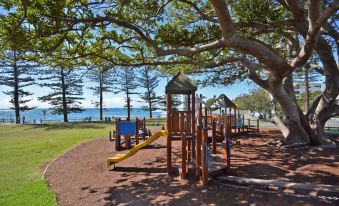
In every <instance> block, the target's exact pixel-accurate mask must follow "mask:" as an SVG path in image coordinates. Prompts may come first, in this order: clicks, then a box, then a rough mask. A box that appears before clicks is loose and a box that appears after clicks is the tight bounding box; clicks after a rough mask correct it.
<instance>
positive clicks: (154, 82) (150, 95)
mask: <svg viewBox="0 0 339 206" xmlns="http://www.w3.org/2000/svg"><path fill="white" fill-rule="evenodd" d="M151 69H152V68H150V67H144V68H143V69H142V70H141V74H140V77H139V78H138V82H139V85H140V87H142V88H144V89H145V90H146V91H145V92H144V93H141V94H140V98H141V99H142V100H144V101H145V102H146V103H147V106H144V107H143V109H144V110H146V111H149V115H150V118H152V111H155V110H157V109H158V107H157V106H158V102H159V100H160V97H159V96H157V95H156V93H155V89H156V88H157V87H158V85H159V81H160V80H159V76H158V74H157V73H153V74H152V71H151Z"/></svg>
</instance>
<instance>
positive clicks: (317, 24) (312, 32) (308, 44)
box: [288, 0, 339, 68]
mask: <svg viewBox="0 0 339 206" xmlns="http://www.w3.org/2000/svg"><path fill="white" fill-rule="evenodd" d="M310 2H311V3H310V5H309V9H308V22H309V23H308V25H309V29H308V32H307V36H306V38H305V42H304V45H303V46H302V48H301V50H300V52H299V54H298V56H297V57H295V58H294V59H292V60H289V61H288V64H289V65H290V66H291V67H292V68H295V67H300V66H302V65H303V64H305V63H306V61H307V60H308V58H309V57H310V55H311V54H312V52H313V50H314V48H315V45H316V43H317V38H318V34H319V31H320V28H321V27H322V25H324V24H325V23H326V21H327V19H328V18H329V17H330V16H331V15H332V14H333V13H334V12H335V11H337V10H338V9H339V2H336V3H335V4H334V5H332V6H331V7H328V8H326V9H325V10H324V11H323V12H322V13H321V1H320V0H311V1H310Z"/></svg>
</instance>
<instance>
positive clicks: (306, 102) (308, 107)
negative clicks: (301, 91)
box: [305, 68, 310, 112]
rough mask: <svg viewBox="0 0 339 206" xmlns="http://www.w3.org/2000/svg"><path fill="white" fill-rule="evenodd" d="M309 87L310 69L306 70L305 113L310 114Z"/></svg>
mask: <svg viewBox="0 0 339 206" xmlns="http://www.w3.org/2000/svg"><path fill="white" fill-rule="evenodd" d="M308 85H309V79H308V68H305V112H308V110H309V109H310V91H309V88H308Z"/></svg>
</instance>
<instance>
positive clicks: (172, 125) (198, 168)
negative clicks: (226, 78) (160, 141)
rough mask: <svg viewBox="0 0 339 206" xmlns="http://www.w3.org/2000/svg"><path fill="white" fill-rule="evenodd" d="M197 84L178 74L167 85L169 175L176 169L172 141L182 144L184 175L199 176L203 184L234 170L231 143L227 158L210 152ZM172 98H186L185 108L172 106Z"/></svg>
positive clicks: (227, 146) (228, 145)
mask: <svg viewBox="0 0 339 206" xmlns="http://www.w3.org/2000/svg"><path fill="white" fill-rule="evenodd" d="M196 90H197V87H196V84H195V83H194V82H193V81H191V80H190V79H189V78H188V77H187V76H186V75H185V74H183V73H180V72H179V73H178V74H177V75H175V76H174V77H173V78H172V80H171V81H169V82H168V84H167V85H166V89H165V91H166V96H167V172H168V174H170V175H171V174H172V173H173V172H174V170H175V169H176V168H174V167H173V165H172V141H181V176H182V178H187V177H188V176H194V177H198V178H200V179H201V180H202V182H203V184H206V183H207V180H208V177H212V176H214V175H217V174H220V173H223V172H224V171H225V169H226V168H230V144H229V139H228V138H226V136H224V140H225V142H226V144H225V145H223V146H222V147H223V149H224V150H225V153H224V154H225V156H224V158H220V156H217V155H214V154H211V153H210V152H209V137H208V128H207V125H203V122H202V121H201V119H199V118H198V121H196V116H195V114H196V112H195V111H196V108H195V105H196V104H195V103H196V98H195V92H196ZM172 95H184V97H186V98H184V99H185V100H186V102H184V109H183V110H182V111H179V110H178V108H173V107H172ZM199 105H200V106H199V108H198V111H199V115H198V116H199V117H201V116H202V115H201V113H202V103H201V102H200V104H199Z"/></svg>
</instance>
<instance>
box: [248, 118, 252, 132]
mask: <svg viewBox="0 0 339 206" xmlns="http://www.w3.org/2000/svg"><path fill="white" fill-rule="evenodd" d="M247 123H248V127H247V132H248V131H250V129H251V120H250V119H248V120H247Z"/></svg>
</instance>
